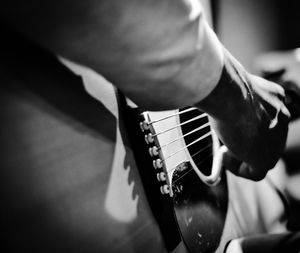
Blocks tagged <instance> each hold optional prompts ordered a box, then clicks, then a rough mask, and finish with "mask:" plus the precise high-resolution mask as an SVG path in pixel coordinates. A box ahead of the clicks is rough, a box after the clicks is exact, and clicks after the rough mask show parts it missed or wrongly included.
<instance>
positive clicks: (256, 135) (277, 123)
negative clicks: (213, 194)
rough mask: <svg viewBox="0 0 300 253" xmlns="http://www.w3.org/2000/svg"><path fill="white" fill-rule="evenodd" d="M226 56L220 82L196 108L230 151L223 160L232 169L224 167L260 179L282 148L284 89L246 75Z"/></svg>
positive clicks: (286, 117) (285, 125) (285, 124)
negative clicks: (198, 108) (209, 119)
mask: <svg viewBox="0 0 300 253" xmlns="http://www.w3.org/2000/svg"><path fill="white" fill-rule="evenodd" d="M225 55H226V61H225V67H224V70H223V73H222V76H221V79H220V81H219V83H218V85H217V87H216V88H215V90H214V91H213V92H212V93H211V94H210V95H209V96H208V97H207V98H206V99H204V100H203V101H201V102H200V103H199V107H200V108H201V109H203V110H205V111H206V112H207V113H208V114H209V115H210V116H211V118H212V119H211V121H212V125H213V127H214V129H215V130H216V131H217V133H218V135H219V137H220V139H221V140H222V142H223V143H224V144H225V145H226V146H227V148H228V149H229V150H230V153H229V154H227V158H226V157H225V161H226V159H227V161H230V163H231V164H232V166H228V167H227V168H228V169H229V170H231V171H232V172H233V173H235V174H237V175H239V176H242V177H246V178H249V179H252V180H260V179H262V178H264V177H265V175H266V173H267V172H268V170H270V169H272V168H273V167H274V166H275V164H276V162H277V161H278V159H279V157H280V155H281V153H282V151H283V150H284V147H285V141H286V136H287V129H288V122H289V117H290V114H289V112H288V110H287V108H286V107H285V105H284V103H283V99H284V96H285V94H284V89H283V88H282V87H281V86H279V85H277V84H275V83H273V82H270V81H267V80H265V79H263V78H260V77H258V76H254V75H251V74H249V73H247V72H246V71H245V70H244V69H243V68H242V66H241V65H240V64H239V63H238V62H237V61H236V60H235V59H233V58H232V56H231V55H230V54H228V53H226V52H225ZM242 161H243V162H242ZM227 164H228V163H227Z"/></svg>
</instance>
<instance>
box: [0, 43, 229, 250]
mask: <svg viewBox="0 0 300 253" xmlns="http://www.w3.org/2000/svg"><path fill="white" fill-rule="evenodd" d="M13 41H15V43H16V44H14V43H12V41H9V42H7V43H6V42H2V44H3V47H2V48H4V53H3V55H2V58H1V75H0V78H1V94H0V96H1V100H0V101H1V108H0V120H1V134H0V145H1V156H0V164H1V200H2V203H1V204H2V208H1V209H2V210H1V227H2V229H3V231H4V234H5V237H4V238H3V239H4V240H3V243H1V247H2V249H3V250H2V252H17V251H21V250H22V251H31V252H68V251H69V252H189V251H192V252H195V250H197V251H198V252H212V251H214V250H215V249H216V248H217V246H218V244H219V242H220V238H221V235H222V229H223V226H224V221H225V216H226V210H227V188H226V179H225V178H224V179H223V180H222V183H221V184H219V185H218V186H217V187H214V188H211V187H209V186H206V185H205V184H204V183H203V182H202V181H201V180H200V179H199V177H198V176H197V174H196V173H195V172H194V171H189V173H188V175H187V176H184V177H183V180H180V184H174V189H173V191H174V195H173V196H172V197H170V196H169V195H166V194H161V191H160V187H157V186H158V185H159V184H160V182H158V181H157V179H156V172H155V173H153V171H154V169H153V168H152V163H151V162H150V163H149V164H148V163H147V159H148V160H149V159H151V157H150V156H149V155H148V153H147V151H146V153H145V152H144V151H142V150H144V149H145V150H147V149H148V147H147V145H145V142H144V139H143V133H142V132H141V131H140V130H136V128H137V129H138V128H139V123H140V122H139V120H138V117H139V116H138V115H139V114H138V113H137V109H132V108H131V107H127V106H124V103H123V102H124V101H123V100H124V99H120V96H119V95H118V94H117V93H116V91H115V89H114V88H113V86H111V85H110V84H109V83H108V82H106V81H105V80H103V79H101V77H99V76H97V75H95V74H94V73H92V72H89V70H87V69H83V71H84V72H86V73H87V75H86V77H80V76H79V75H78V73H77V75H76V74H74V72H76V69H72V71H70V69H68V68H67V67H66V66H64V65H63V64H61V63H60V62H59V61H57V59H55V58H54V57H52V56H50V55H48V54H47V53H45V52H42V51H39V50H37V49H36V48H33V47H31V46H30V45H29V44H28V45H27V44H26V43H23V44H22V46H21V45H20V44H19V43H18V42H17V41H18V40H13ZM12 48H13V49H14V50H12ZM77 70H78V69H77ZM79 71H80V67H79ZM85 78H87V79H85ZM87 82H90V84H91V85H88V84H87ZM95 83H96V84H97V85H102V87H101V89H100V90H95V89H94V88H95V87H96V86H93V84H95ZM88 93H90V94H88ZM100 97H101V99H102V100H101V99H100ZM122 101H123V102H122ZM136 116H137V117H136ZM135 117H136V120H135V121H130V122H129V123H128V119H133V118H135ZM137 136H142V138H140V137H138V138H139V140H137V139H134V138H135V137H137ZM135 141H136V142H135ZM134 143H135V144H134ZM136 143H138V145H139V143H143V144H141V146H137V144H136ZM141 151H142V152H141ZM141 153H143V154H141ZM139 155H141V156H140V158H137V156H139ZM144 159H145V160H144ZM141 161H142V163H141ZM137 163H138V165H139V166H137ZM143 171H147V172H146V174H144V173H143ZM182 173H185V171H184V168H181V169H180V170H179V169H178V170H174V173H173V174H172V177H173V176H174V177H181V176H182V175H183V174H182ZM149 175H150V177H148V176H149ZM178 187H181V189H182V190H181V191H177V192H175V191H176V189H177V188H178ZM151 193H152V194H151ZM151 196H152V197H151ZM216 217H217V219H216ZM187 222H188V223H187ZM211 222H212V223H211ZM195 239H197V240H198V241H197V242H196V243H195V242H193V241H194V240H195ZM183 242H185V243H186V244H185V243H183ZM201 245H202V246H201Z"/></svg>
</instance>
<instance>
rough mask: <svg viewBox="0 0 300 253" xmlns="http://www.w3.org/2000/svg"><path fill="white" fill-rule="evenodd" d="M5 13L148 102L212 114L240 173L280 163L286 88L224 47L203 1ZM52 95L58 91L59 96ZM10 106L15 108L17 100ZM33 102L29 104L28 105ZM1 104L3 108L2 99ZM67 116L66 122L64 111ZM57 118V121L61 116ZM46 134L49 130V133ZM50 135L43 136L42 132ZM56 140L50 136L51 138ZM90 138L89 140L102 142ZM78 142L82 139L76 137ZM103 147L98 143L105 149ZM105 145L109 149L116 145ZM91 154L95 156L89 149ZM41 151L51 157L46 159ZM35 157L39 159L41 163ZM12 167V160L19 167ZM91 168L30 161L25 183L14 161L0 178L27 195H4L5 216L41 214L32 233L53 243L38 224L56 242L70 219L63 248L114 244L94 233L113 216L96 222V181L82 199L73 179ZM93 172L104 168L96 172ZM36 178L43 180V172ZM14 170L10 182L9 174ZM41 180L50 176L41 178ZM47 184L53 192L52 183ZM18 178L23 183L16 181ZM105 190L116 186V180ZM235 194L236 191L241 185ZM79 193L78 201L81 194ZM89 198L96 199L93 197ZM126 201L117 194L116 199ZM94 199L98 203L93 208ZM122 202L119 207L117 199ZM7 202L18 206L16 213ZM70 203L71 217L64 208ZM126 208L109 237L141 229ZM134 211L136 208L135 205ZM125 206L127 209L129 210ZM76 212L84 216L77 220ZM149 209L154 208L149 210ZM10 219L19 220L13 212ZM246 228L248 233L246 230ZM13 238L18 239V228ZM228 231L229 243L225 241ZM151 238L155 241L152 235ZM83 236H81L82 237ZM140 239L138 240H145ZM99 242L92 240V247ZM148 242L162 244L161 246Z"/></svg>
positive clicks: (40, 6) (258, 172)
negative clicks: (205, 14)
mask: <svg viewBox="0 0 300 253" xmlns="http://www.w3.org/2000/svg"><path fill="white" fill-rule="evenodd" d="M1 18H2V20H3V23H4V24H5V27H10V29H12V30H13V31H14V32H16V33H19V34H21V35H22V36H23V37H25V38H27V39H28V40H30V41H31V42H32V43H36V44H37V45H39V46H41V47H43V48H45V49H46V50H48V51H50V52H52V53H54V54H56V55H60V56H62V57H64V58H67V59H69V60H71V61H75V62H78V63H80V64H82V65H85V66H87V67H89V68H91V69H93V70H94V71H96V72H97V73H100V74H101V75H103V76H104V77H105V78H106V79H107V80H109V81H110V82H112V83H113V84H114V85H115V86H117V87H118V88H119V89H120V90H121V91H122V92H123V93H124V94H125V95H126V96H128V97H129V98H130V99H131V100H133V101H134V102H135V103H136V104H137V105H138V106H140V107H142V108H145V109H147V110H166V109H171V108H179V107H184V106H187V105H194V106H197V107H199V108H200V109H201V110H203V111H205V112H207V113H208V114H209V115H210V116H211V118H212V123H213V126H214V128H215V130H216V131H217V133H218V135H219V137H220V139H221V140H222V142H223V143H224V144H225V145H226V146H227V147H228V149H229V150H230V151H229V152H228V153H227V155H226V157H225V158H226V159H225V162H227V163H228V164H229V163H230V164H231V166H228V168H229V169H230V170H231V171H232V172H233V173H235V174H237V175H238V176H242V177H246V178H250V179H253V180H260V179H262V178H264V177H265V175H266V173H267V172H268V171H269V170H270V169H271V168H273V167H274V165H275V164H276V162H277V160H278V158H279V156H280V154H281V152H282V150H283V148H284V145H285V139H286V134H287V125H288V119H289V113H288V111H287V109H286V107H285V105H284V103H283V102H282V100H283V98H284V91H283V89H282V88H281V87H280V86H278V85H276V84H274V83H271V82H268V81H266V80H264V79H261V78H259V77H256V76H253V75H251V74H249V73H247V72H246V70H244V69H243V67H242V66H241V65H240V64H239V63H238V62H237V61H236V60H235V59H234V58H233V57H232V56H231V55H230V53H228V52H227V51H226V50H225V49H224V48H223V46H222V45H221V43H220V42H219V41H218V39H217V38H216V36H215V34H214V33H213V31H212V30H211V29H210V28H209V26H208V25H207V23H206V21H205V19H204V17H203V11H202V7H201V4H200V2H198V1H192V0H191V1H176V2H174V1H171V0H166V1H150V0H145V1H135V0H130V1H126V2H125V1H96V0H89V1H84V2H76V3H74V2H73V1H70V0H64V1H46V2H45V1H44V2H40V1H35V0H33V1H30V2H29V3H25V2H21V1H18V2H9V3H5V4H3V6H2V8H1ZM25 76H26V75H25ZM4 81H5V80H4ZM49 87H51V85H49ZM68 91H69V90H68ZM40 92H42V91H40ZM170 94H171V95H170ZM56 95H57V96H59V95H60V94H56ZM63 95H64V97H65V103H67V102H71V100H72V99H71V96H68V93H67V94H63ZM68 99H69V100H68ZM4 101H6V100H4ZM9 105H10V106H12V107H13V104H12V103H11V104H9ZM28 107H29V108H30V105H28ZM26 108H27V107H26ZM46 108H47V107H46ZM4 109H6V108H5V107H4ZM20 110H21V109H20V108H18V110H13V111H15V112H19V111H20ZM21 111H22V110H21ZM45 111H47V110H45ZM26 113H27V112H26ZM26 113H25V116H26V117H24V118H25V119H26V120H28V119H31V114H30V115H29V116H28V115H27V114H26ZM53 114H55V113H53ZM10 115H12V114H10V111H9V113H6V117H5V118H4V119H8V120H11V121H13V119H12V118H11V117H9V116H10ZM22 115H23V114H22ZM21 118H22V117H21ZM90 118H91V120H97V118H96V117H95V118H93V117H90ZM22 119H23V118H22ZM25 119H24V121H25ZM69 120H70V119H69ZM66 121H67V122H68V119H67V120H66ZM102 121H103V122H102V124H105V120H104V119H103V120H102ZM3 122H4V121H3ZM26 122H27V121H26ZM38 122H39V124H35V127H36V128H38V127H41V125H42V122H40V121H38ZM51 122H52V121H51ZM23 124H24V123H23ZM51 124H55V122H54V123H53V122H52V123H51ZM51 124H50V125H51ZM26 126H27V125H26V124H24V125H23V126H22V128H21V129H19V128H18V129H17V130H18V131H14V133H16V134H17V133H19V131H20V132H21V131H22V129H24V128H25V127H26ZM30 126H31V125H30ZM77 127H78V126H77ZM75 128H76V127H75ZM29 129H30V130H31V129H32V127H29ZM106 130H107V129H106ZM62 131H63V130H62ZM76 134H77V133H76ZM67 136H68V135H65V136H64V138H67ZM76 136H77V135H76ZM27 137H28V139H30V141H32V142H33V141H34V140H36V139H35V138H33V140H32V139H31V138H29V137H31V136H29V135H28V136H27ZM42 137H44V138H45V136H42ZM81 137H82V136H81ZM44 138H41V139H42V140H44ZM52 138H54V137H53V136H52ZM28 139H26V140H25V141H27V142H25V141H24V143H25V144H27V143H28ZM94 139H95V138H94ZM94 139H93V140H90V141H96V140H94ZM80 140H82V139H80ZM102 140H103V142H105V141H107V139H105V138H103V139H102ZM70 142H71V141H70ZM29 143H31V142H29ZM34 143H35V142H34ZM25 144H24V145H25ZM14 145H15V143H12V144H11V146H12V147H13V146H14ZM76 145H79V144H78V143H77V142H76ZM76 145H75V146H76ZM41 146H42V145H41ZM9 147H10V146H9ZM25 147H26V148H25V149H24V151H23V152H24V153H26V152H30V151H31V150H32V149H33V148H32V147H31V146H30V145H29V147H28V146H27V145H25ZM101 147H102V146H101ZM82 149H83V148H82ZM98 149H99V147H98ZM103 149H104V148H103ZM103 149H99V150H102V151H103ZM80 150H81V149H80ZM95 150H97V149H95ZM109 150H110V151H113V149H111V148H110V149H109ZM81 151H82V150H81ZM111 153H112V152H111ZM31 155H32V156H31V157H32V160H33V162H34V165H35V166H36V167H37V168H39V166H38V165H40V163H42V164H43V161H44V160H43V159H42V160H41V161H40V160H39V159H36V158H37V157H36V153H35V152H33V154H31ZM56 155H57V154H56ZM89 155H91V156H92V155H93V153H92V154H89ZM44 158H45V159H47V158H48V157H44ZM105 158H106V157H103V160H104V161H101V162H102V163H101V166H103V167H100V172H102V171H105V170H104V165H106V164H109V163H111V161H108V160H106V159H105ZM74 159H75V158H74ZM94 159H95V160H96V155H95V157H94V156H93V159H91V160H92V161H93V160H94ZM21 160H22V159H21ZM37 160H38V163H37V164H36V163H35V162H36V161H37ZM22 161H23V160H22ZM25 161H26V159H25ZM30 162H31V160H30ZM99 163H100V161H99ZM7 164H9V165H11V164H13V162H10V163H7ZM103 164H104V165H103ZM47 165H48V163H47ZM72 166H74V168H75V167H76V166H78V163H77V164H76V163H74V164H73V163H72ZM7 167H9V168H11V167H13V166H7ZM33 167H34V166H33ZM86 167H87V168H85V171H84V172H85V173H84V172H82V171H81V170H78V171H77V170H76V173H73V172H74V170H75V169H74V168H73V167H72V168H71V169H70V171H72V173H71V175H72V176H71V178H72V179H74V178H75V180H71V179H70V177H69V176H68V175H69V174H68V173H69V172H68V171H66V170H63V171H61V170H58V169H57V170H56V167H55V166H53V165H52V166H51V164H50V165H48V167H47V168H48V170H46V171H47V173H46V175H47V176H45V175H42V176H41V171H40V170H39V169H38V170H34V169H33V172H32V170H28V171H26V173H24V175H23V176H24V177H20V178H22V179H23V180H22V182H19V180H20V179H16V178H17V177H16V175H18V173H19V171H14V170H13V169H11V170H12V171H10V170H9V171H8V172H6V171H5V172H4V174H5V177H2V178H6V181H7V182H9V183H7V182H4V185H5V189H6V191H7V189H10V190H11V189H12V186H11V185H16V186H18V187H16V189H14V190H13V191H12V192H14V194H16V196H17V197H15V198H14V199H22V200H24V202H25V204H24V205H20V204H19V203H16V202H17V201H15V200H14V199H13V200H11V199H9V201H8V200H7V198H8V197H6V201H5V203H9V208H8V210H9V211H7V216H8V217H13V218H14V217H17V218H18V219H20V220H21V225H20V227H21V228H24V227H26V226H23V225H24V224H23V223H24V219H21V218H19V217H20V216H21V217H23V216H24V214H29V217H30V218H32V217H34V219H35V220H38V221H39V222H37V221H36V223H35V224H34V225H35V226H34V229H33V231H35V235H38V236H37V238H40V237H39V236H41V237H42V238H43V240H46V242H49V241H48V238H45V237H43V236H42V235H40V234H38V232H36V231H38V228H40V227H43V229H45V230H46V231H48V233H47V234H49V235H51V239H50V242H52V239H53V238H52V237H54V239H53V242H54V244H55V242H56V240H55V239H56V237H55V236H56V235H55V233H53V231H56V230H55V229H53V228H57V224H56V221H57V220H58V221H60V224H63V225H65V226H64V229H61V230H60V233H62V235H63V236H61V235H60V234H59V235H57V237H58V238H59V239H61V238H63V239H67V240H62V239H61V240H60V242H61V245H63V246H61V247H60V248H59V250H57V251H61V250H62V249H64V247H65V248H66V249H70V248H71V249H72V250H76V249H78V248H76V247H74V245H77V244H76V243H78V245H80V246H81V247H87V248H88V249H89V246H90V245H91V246H90V247H91V248H92V249H93V250H95V249H96V248H97V246H99V244H100V249H101V250H103V247H104V246H103V245H105V243H108V242H106V241H104V242H101V243H99V244H97V240H98V237H97V236H96V234H97V233H94V232H95V231H97V232H98V231H99V230H100V229H101V228H103V227H104V226H103V223H105V222H106V220H107V221H108V220H109V218H108V217H107V216H105V215H103V217H102V216H101V217H100V218H101V222H102V223H101V225H102V226H98V223H99V219H100V218H99V217H98V215H99V210H102V208H103V207H102V199H101V202H100V203H101V204H99V201H98V199H97V198H95V196H99V195H98V194H99V192H100V189H98V188H97V191H96V193H97V194H95V193H94V192H90V191H89V192H88V193H89V194H87V196H88V197H86V192H85V191H84V190H82V192H84V193H85V194H84V195H83V196H82V195H80V192H81V191H80V190H78V187H75V186H78V185H79V186H81V187H83V186H82V185H83V184H82V180H83V179H82V178H86V177H89V176H90V175H94V174H95V173H96V172H95V171H94V170H93V169H90V170H88V168H90V167H89V166H87V165H86ZM91 167H92V168H95V167H96V165H95V164H94V167H93V166H91ZM34 168H35V167H34ZM76 168H77V167H76ZM87 170H88V171H87ZM27 173H28V174H30V175H31V177H30V179H36V180H33V181H29V182H31V183H28V182H27V181H28V180H27V179H28V178H27ZM52 173H54V174H55V177H54V178H53V177H50V176H52ZM97 173H99V172H98V171H97ZM11 175H13V176H11ZM97 175H98V174H97ZM40 177H42V179H43V180H40ZM11 178H13V179H14V180H10V179H11ZM50 178H51V179H52V180H50ZM61 178H62V179H64V180H62V181H64V182H65V181H67V182H68V184H67V185H65V184H62V183H61V181H60V179H61ZM98 178H99V177H98ZM100 178H102V176H101V177H100ZM53 179H54V180H53ZM10 181H12V182H13V183H11V182H10ZM24 181H25V182H26V184H25V183H24ZM35 182H38V183H39V184H41V185H40V186H41V187H38V188H39V189H40V192H39V191H37V190H32V191H30V190H28V189H27V188H26V186H27V185H29V186H31V187H33V189H34V185H35ZM41 182H44V184H43V183H41ZM50 182H51V184H53V185H51V186H53V188H54V189H55V190H52V188H51V187H50V186H48V184H50ZM78 182H80V183H78ZM117 182H119V181H117ZM103 183H105V182H103ZM251 183H252V182H251ZM251 183H249V181H246V180H245V181H240V183H239V184H240V185H239V187H236V189H240V188H241V185H242V184H243V186H244V187H245V188H247V187H248V186H249V185H251V186H249V188H251V189H252V188H253V184H251ZM69 184H70V185H72V187H71V189H77V191H76V193H77V194H76V195H72V191H71V190H68V191H67V190H66V188H67V189H69V187H70V185H69ZM262 184H263V182H262ZM262 184H259V185H262ZM20 185H22V186H23V187H20ZM24 185H25V186H24ZM84 185H86V187H87V188H88V189H90V188H89V187H92V186H93V184H84ZM95 187H96V186H95ZM97 187H98V182H97ZM49 188H50V189H51V190H49ZM108 188H109V189H110V187H108ZM20 189H24V190H23V191H22V190H20ZM56 189H57V191H58V193H57V192H56ZM79 189H82V188H79ZM83 189H86V188H84V187H83ZM236 189H235V188H234V189H233V190H232V191H233V192H234V191H235V190H236ZM53 191H55V192H53ZM61 191H62V192H63V193H65V194H64V195H63V196H61V195H59V193H60V192H61ZM78 191H79V192H78ZM108 192H110V191H108ZM92 193H93V194H92ZM23 194H24V196H25V197H24V196H23ZM74 194H75V193H74ZM113 194H114V193H112V195H113ZM234 194H239V192H238V190H237V191H236V192H235V193H234ZM57 195H58V196H59V197H60V198H55V201H54V200H53V196H57ZM70 195H71V196H70ZM78 195H79V196H81V197H82V199H79V198H78ZM20 196H21V197H20ZM66 196H68V198H67V197H66ZM90 196H92V197H93V198H89V197H90ZM129 196H131V194H129ZM140 196H142V197H140V199H141V202H142V200H143V195H142V194H140ZM122 197H123V199H124V198H125V197H124V196H122ZM57 199H59V201H58V202H56V200H57ZM82 200H90V201H82ZM121 201H122V199H121V198H120V199H119V202H121ZM45 202H46V203H45ZM74 202H75V203H76V204H74ZM133 202H135V200H134V201H133ZM29 203H30V204H29ZM32 203H33V204H32ZM41 203H43V204H41ZM51 203H56V205H53V204H52V205H51ZM142 203H143V202H142ZM114 204H115V203H114ZM144 205H146V204H144ZM20 206H21V207H20ZM27 206H30V207H36V206H40V207H42V208H41V210H42V211H41V214H39V215H33V212H29V211H28V210H27V209H26V207H27ZM98 206H100V207H99V208H94V207H98ZM116 206H117V207H118V205H117V204H116ZM60 207H61V208H60ZM18 208H20V209H21V210H23V209H22V208H25V209H26V211H28V212H27V213H26V212H21V211H20V209H18ZM11 209H12V211H10V210H11ZM116 209H117V208H115V210H116ZM29 210H31V211H32V208H29ZM65 210H66V211H68V213H71V214H72V215H66V214H65V213H64V211H65ZM130 210H131V209H130V208H127V209H126V212H125V211H124V212H123V210H121V212H123V213H122V215H123V216H122V215H121V216H118V215H119V213H117V214H115V217H117V218H116V219H115V220H114V221H113V222H111V223H109V226H105V228H106V230H105V233H106V234H109V235H110V234H111V235H113V236H115V237H112V238H118V239H119V240H120V238H122V237H124V234H125V232H128V230H129V231H130V232H132V234H134V232H135V231H136V230H134V231H131V230H130V229H129V228H128V226H125V225H124V224H127V223H129V224H131V223H130V222H132V221H133V220H134V219H133V218H132V217H134V215H136V213H134V212H132V216H131V211H130ZM136 210H139V209H138V208H136ZM235 211H236V210H235ZM238 211H241V210H238ZM20 213H21V214H20ZM128 213H129V214H130V215H127V214H128ZM232 213H233V212H231V214H232ZM5 214H6V213H5ZM124 215H125V216H124ZM126 215H127V216H126ZM147 215H148V213H147ZM243 215H245V213H244V214H243ZM25 216H26V215H25ZM238 216H241V215H240V214H239V215H238ZM26 217H27V216H26ZM45 217H46V218H45ZM49 217H50V218H49ZM72 217H76V218H74V219H76V222H75V223H74V221H73V220H72ZM78 217H79V218H81V219H78ZM87 217H88V218H87ZM93 217H97V219H95V220H90V219H92V218H93ZM149 217H151V216H150V215H149ZM55 218H56V219H55ZM105 219H106V220H105ZM118 219H119V220H118ZM11 220H13V219H12V218H11ZM28 220H30V219H28ZM44 220H46V221H47V223H46V224H47V226H46V228H45V226H44V225H43V224H42V223H43V221H44ZM150 220H151V219H150ZM85 221H88V222H85ZM92 221H93V222H92ZM117 221H118V222H119V223H117ZM77 222H78V223H79V224H80V225H82V224H84V223H87V224H89V225H90V229H89V228H86V227H85V226H83V227H81V226H80V225H78V223H77ZM81 222H82V223H81ZM238 222H239V220H238V221H237V223H238ZM120 223H122V225H123V226H122V225H121V224H120ZM74 224H76V225H74ZM116 224H117V225H118V227H119V229H118V230H115V229H114V230H113V229H112V227H114V226H116ZM14 225H15V223H14ZM238 225H240V227H243V228H245V227H248V226H246V225H245V224H238ZM74 226H75V228H74ZM7 227H8V226H7ZM78 228H79V229H78ZM82 228H84V229H82ZM12 230H13V231H12V232H11V231H10V232H11V233H12V234H13V235H14V236H15V231H18V232H17V233H19V231H23V230H20V229H14V227H13V229H12ZM241 230H242V229H241ZM49 231H50V232H49ZM74 231H77V232H74ZM112 231H113V232H112ZM124 231H125V232H124ZM249 231H250V229H249ZM77 233H78V234H80V236H78V238H79V239H80V240H79V239H78V240H76V238H77V237H76V236H77ZM82 233H83V234H82ZM158 233H159V232H158V231H157V229H156V228H155V227H154V228H153V229H152V227H151V233H149V232H148V233H145V234H147V235H149V234H151V235H153V236H155V235H156V234H158ZM242 233H243V234H245V233H244V230H243V231H242ZM41 234H42V233H41ZM74 234H75V235H74ZM237 234H239V233H237ZM66 235H67V236H66ZM230 236H231V235H230ZM230 236H228V237H230ZM17 238H21V236H18V237H17ZM34 238H36V237H34ZM70 238H71V239H70ZM158 238H159V237H158ZM156 239H157V238H156ZM225 239H226V240H227V239H230V238H225ZM225 239H224V241H226V240H225ZM144 240H145V239H144ZM152 240H153V241H155V240H154V239H153V237H152ZM21 241H22V240H21ZM28 241H30V239H29V240H26V242H28ZM81 241H83V242H82V243H80V242H81ZM137 241H139V243H141V241H143V240H137ZM87 242H88V243H87ZM90 242H93V243H90ZM40 243H41V245H42V246H41V248H43V247H45V245H47V244H46V243H43V242H42V240H41V242H40ZM74 243H75V244H74ZM124 243H125V242H124ZM70 245H72V246H70ZM83 245H84V246H83ZM152 245H153V247H159V246H158V245H160V244H159V243H157V244H156V243H153V244H152ZM69 246H70V247H69ZM94 246H95V248H93V247H94ZM113 246H114V247H115V248H116V249H120V248H117V246H119V245H115V244H114V245H113ZM51 247H52V249H53V250H55V249H56V248H55V247H59V245H58V244H57V245H54V246H53V245H51ZM131 247H133V246H131ZM39 249H40V248H39ZM130 249H131V248H130ZM98 250H99V247H98ZM144 250H145V249H144ZM148 250H152V252H153V251H156V250H155V249H148ZM221 250H222V249H221ZM90 251H92V250H90ZM112 251H113V250H112ZM115 251H116V250H115ZM127 251H129V250H127ZM132 251H133V249H132ZM137 251H138V250H137ZM157 251H159V250H157Z"/></svg>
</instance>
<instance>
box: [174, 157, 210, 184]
mask: <svg viewBox="0 0 300 253" xmlns="http://www.w3.org/2000/svg"><path fill="white" fill-rule="evenodd" d="M210 157H212V153H210V154H209V155H208V156H206V157H205V158H204V159H203V160H202V161H201V162H200V163H198V164H196V165H197V167H199V166H200V165H201V164H203V163H204V162H205V161H206V160H207V159H208V158H210ZM193 170H194V169H193V168H191V169H189V170H188V171H187V172H186V173H184V174H183V175H182V176H180V177H179V178H176V180H174V181H173V182H172V185H174V184H175V183H176V182H177V181H178V180H180V179H182V178H183V177H185V176H187V174H188V173H190V172H191V171H193Z"/></svg>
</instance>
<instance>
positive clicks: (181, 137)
mask: <svg viewBox="0 0 300 253" xmlns="http://www.w3.org/2000/svg"><path fill="white" fill-rule="evenodd" d="M209 125H210V123H209V122H208V123H206V124H203V125H202V126H200V127H197V128H195V129H194V130H192V131H190V132H188V133H186V134H184V135H182V136H180V137H178V138H176V139H174V140H172V141H170V142H168V143H167V144H164V145H162V146H160V147H159V148H158V150H161V149H163V148H166V147H167V146H169V145H171V144H172V143H174V142H176V141H179V140H181V139H183V138H184V137H186V136H189V135H191V134H193V133H195V132H197V131H200V130H201V129H204V128H206V127H208V126H209Z"/></svg>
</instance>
